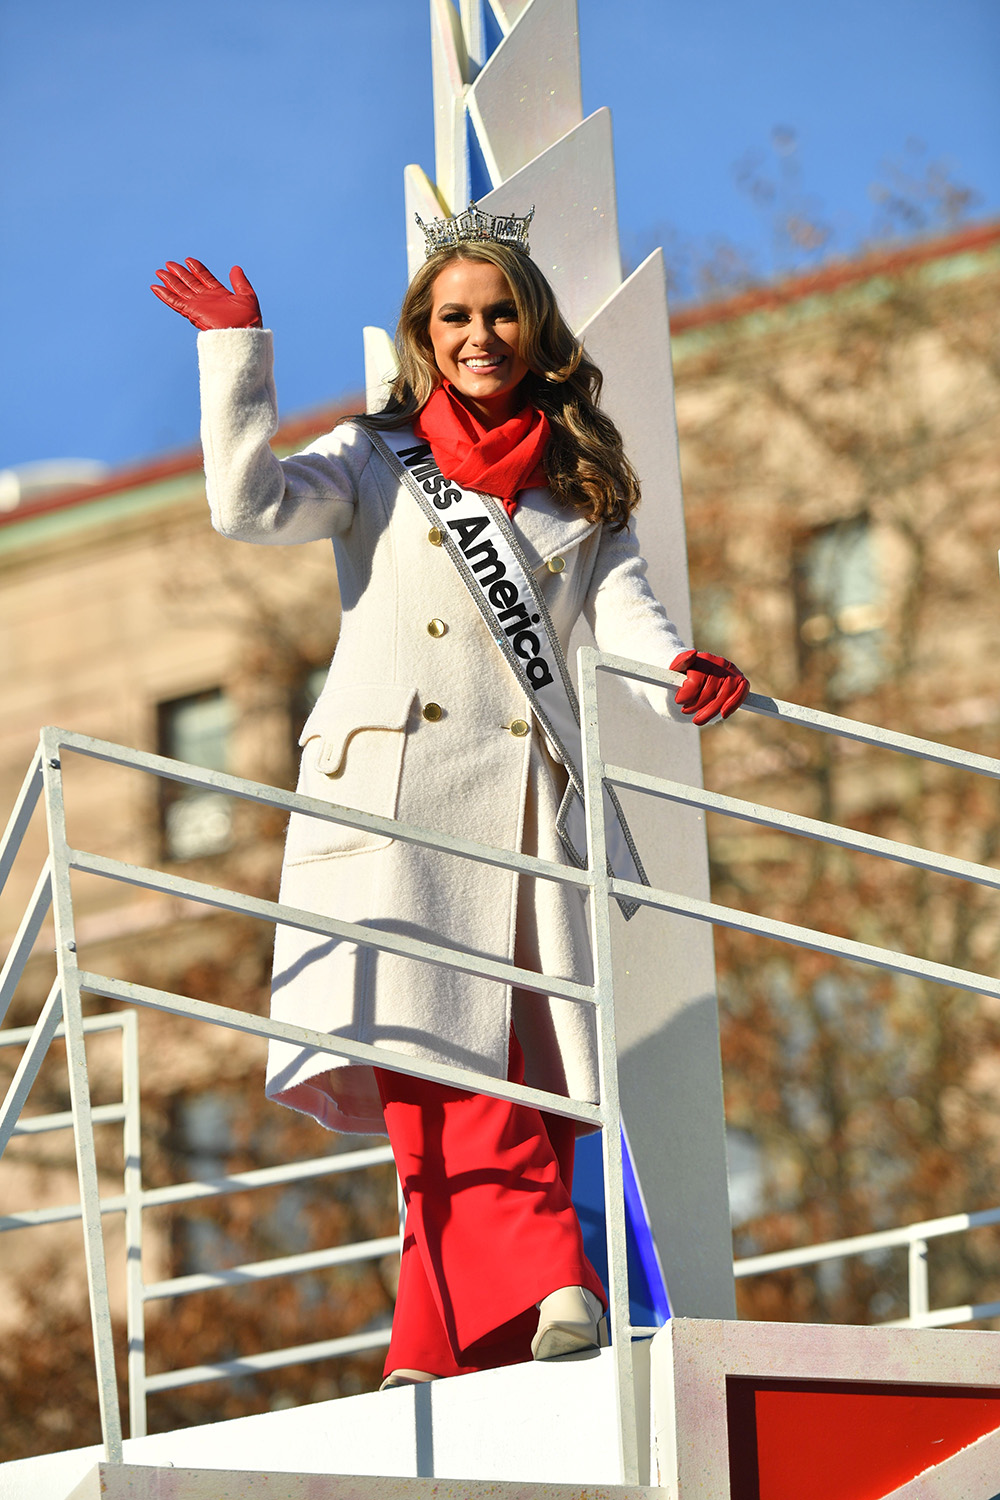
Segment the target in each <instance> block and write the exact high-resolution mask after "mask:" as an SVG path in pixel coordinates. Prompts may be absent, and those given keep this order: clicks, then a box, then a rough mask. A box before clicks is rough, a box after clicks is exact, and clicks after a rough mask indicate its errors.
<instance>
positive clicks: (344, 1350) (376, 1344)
mask: <svg viewBox="0 0 1000 1500" xmlns="http://www.w3.org/2000/svg"><path fill="white" fill-rule="evenodd" d="M55 1014H56V1016H57V1017H58V1014H59V1012H58V1011H56V1012H55ZM137 1018H138V1012H137V1011H135V1010H131V1009H129V1010H119V1011H113V1012H111V1013H109V1014H107V1015H98V1016H85V1017H84V1020H83V1030H84V1035H85V1036H90V1035H93V1034H95V1033H106V1032H109V1031H119V1032H120V1033H121V1043H122V1051H121V1075H122V1097H121V1100H120V1101H119V1102H116V1103H114V1104H103V1105H98V1106H96V1107H92V1108H91V1116H92V1119H93V1122H94V1124H95V1125H121V1126H122V1128H123V1136H124V1140H123V1145H124V1190H123V1191H122V1192H121V1193H117V1194H113V1195H110V1196H102V1198H101V1200H100V1211H101V1215H102V1217H107V1216H111V1215H118V1214H123V1215H124V1217H125V1307H126V1329H127V1338H128V1389H129V1432H130V1434H131V1436H132V1437H144V1436H145V1434H146V1431H147V1411H146V1408H147V1397H148V1396H149V1395H152V1394H155V1393H156V1392H158V1391H166V1390H177V1389H178V1388H180V1387H182V1386H187V1385H194V1384H196V1383H201V1382H207V1381H212V1380H223V1379H226V1378H229V1377H233V1376H236V1375H247V1374H252V1373H254V1372H255V1371H260V1370H273V1369H279V1368H283V1367H284V1366H286V1365H292V1364H304V1363H308V1362H311V1361H315V1360H319V1359H333V1358H336V1357H337V1356H338V1355H344V1354H356V1353H359V1352H361V1351H363V1350H368V1349H378V1348H381V1347H383V1346H384V1345H386V1344H388V1342H389V1330H388V1328H372V1329H366V1330H364V1331H363V1332H361V1333H357V1334H353V1335H348V1336H345V1337H342V1338H337V1339H322V1340H317V1341H315V1342H314V1343H310V1344H305V1345H299V1346H298V1347H294V1348H287V1349H279V1350H272V1351H268V1352H267V1353H262V1354H254V1355H247V1356H244V1357H242V1358H239V1359H232V1360H220V1361H217V1362H215V1363H213V1364H204V1365H194V1366H190V1367H188V1368H186V1369H178V1370H165V1371H162V1372H160V1373H159V1374H156V1375H149V1374H147V1370H146V1330H145V1309H146V1305H147V1303H150V1302H155V1301H158V1300H160V1299H162V1298H165V1297H184V1296H190V1295H191V1294H192V1293H195V1292H204V1291H211V1290H213V1289H215V1288H219V1287H231V1286H246V1285H249V1284H251V1283H254V1282H258V1281H263V1280H266V1279H268V1278H269V1277H275V1276H293V1275H299V1274H303V1273H305V1272H309V1271H317V1270H323V1269H326V1268H327V1267H329V1266H337V1265H346V1264H349V1263H357V1262H362V1261H368V1260H378V1259H381V1257H382V1256H384V1255H390V1254H393V1253H397V1254H398V1252H399V1248H400V1240H399V1236H398V1235H388V1236H384V1237H382V1238H379V1239H373V1240H364V1241H361V1242H360V1243H356V1244H348V1245H335V1246H331V1247H329V1248H328V1249H325V1250H316V1251H310V1252H306V1253H304V1254H300V1255H286V1256H281V1257H273V1258H272V1259H270V1260H267V1261H258V1262H248V1263H245V1264H242V1265H237V1266H232V1267H230V1268H228V1269H227V1270H224V1271H215V1272H206V1273H201V1274H196V1275H190V1276H175V1277H171V1278H170V1279H169V1280H165V1281H158V1282H146V1281H145V1280H144V1279H143V1271H142V1260H143V1211H144V1210H145V1209H151V1208H164V1207H176V1206H177V1205H178V1204H181V1203H194V1202H204V1201H205V1200H206V1199H209V1198H215V1197H219V1196H222V1195H226V1194H231V1193H243V1192H249V1191H253V1190H260V1189H263V1188H269V1187H287V1186H288V1185H289V1184H291V1183H293V1182H296V1183H298V1182H306V1181H313V1180H316V1179H317V1178H320V1177H329V1176H333V1175H336V1174H340V1173H344V1172H351V1171H363V1170H365V1169H367V1168H369V1167H373V1166H380V1165H384V1164H386V1163H391V1162H392V1151H391V1149H390V1148H389V1147H388V1146H374V1147H367V1148H364V1149H362V1150H358V1151H349V1152H342V1153H338V1154H335V1155H330V1156H320V1157H313V1158H310V1159H309V1160H306V1161H296V1162H289V1163H286V1164H284V1165H282V1166H277V1167H258V1168H254V1169H252V1170H250V1171H246V1172H230V1173H223V1174H220V1175H218V1176H217V1177H211V1178H196V1179H192V1180H190V1181H186V1182H177V1183H171V1184H169V1185H168V1186H165V1187H159V1188H143V1185H142V1160H141V1151H142V1138H141V1132H140V1112H139V1037H138V1026H137ZM34 1032H35V1028H34V1027H31V1026H20V1027H8V1028H7V1029H6V1030H5V1031H0V1047H26V1046H28V1045H30V1043H31V1042H32V1039H33V1035H34ZM64 1036H65V1031H64V1028H63V1026H62V1025H61V1024H59V1025H57V1026H56V1027H55V1028H54V1030H53V1031H52V1038H53V1039H58V1038H60V1037H64ZM72 1128H73V1112H72V1110H69V1111H62V1112H60V1113H58V1114H47V1115H29V1116H27V1117H25V1116H23V1115H22V1116H21V1118H20V1120H17V1119H16V1117H15V1116H13V1114H12V1112H8V1113H6V1115H5V1117H4V1119H3V1127H2V1130H0V1150H2V1148H3V1147H4V1146H5V1145H6V1143H7V1140H8V1139H16V1138H17V1137H19V1136H22V1137H23V1136H29V1135H39V1134H43V1133H48V1132H50V1131H57V1130H69V1129H72ZM82 1215H83V1210H82V1206H81V1205H80V1204H79V1203H74V1204H59V1205H54V1206H51V1207H48V1208H36V1209H26V1210H23V1211H21V1212H16V1213H8V1214H2V1215H0V1234H4V1233H9V1232H11V1231H13V1230H19V1229H28V1228H39V1227H41V1226H43V1225H48V1224H63V1223H70V1222H73V1221H74V1220H77V1219H80V1218H82Z"/></svg>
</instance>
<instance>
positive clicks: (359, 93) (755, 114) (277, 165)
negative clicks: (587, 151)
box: [0, 0, 1000, 467]
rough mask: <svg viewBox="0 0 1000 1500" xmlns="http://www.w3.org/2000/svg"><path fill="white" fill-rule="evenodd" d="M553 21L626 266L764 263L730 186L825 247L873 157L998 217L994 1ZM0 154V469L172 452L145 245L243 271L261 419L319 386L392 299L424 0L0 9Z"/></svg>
mask: <svg viewBox="0 0 1000 1500" xmlns="http://www.w3.org/2000/svg"><path fill="white" fill-rule="evenodd" d="M579 8H580V30H581V53H582V65H583V89H584V106H585V110H586V111H587V112H589V111H591V110H593V109H596V108H597V107H598V106H600V105H603V104H607V105H609V106H610V107H611V110H612V114H613V117H614V121H615V139H616V155H617V166H618V190H619V212H620V220H621V227H622V239H623V247H624V250H625V254H626V257H627V258H628V259H631V260H633V261H634V260H636V259H638V258H639V257H640V256H641V255H642V254H644V253H646V251H647V250H648V249H650V248H652V246H653V245H654V244H655V243H657V242H658V241H660V240H666V241H667V242H668V249H670V250H671V252H672V253H673V254H674V255H675V256H676V257H677V258H678V261H679V262H680V263H682V264H686V265H689V266H690V265H691V264H696V263H698V262H701V261H704V260H705V259H708V258H711V257H712V256H713V254H715V253H716V252H717V250H718V247H719V245H720V244H729V245H732V246H734V247H736V249H737V251H738V252H739V257H740V259H741V260H743V261H746V262H747V263H749V264H750V266H751V267H752V268H753V269H754V270H755V271H756V272H757V273H758V274H761V275H768V274H773V273H774V272H775V271H780V270H781V269H783V268H787V266H789V265H791V264H793V263H794V262H793V261H791V260H790V259H789V258H788V255H787V253H786V252H785V251H783V250H782V247H781V246H780V245H776V244H775V236H774V232H773V223H774V217H775V203H774V202H772V203H770V204H768V203H767V202H763V203H762V202H757V203H755V201H754V199H753V196H752V195H751V193H749V192H748V191H747V188H746V185H745V184H746V180H747V179H749V180H754V179H755V180H756V181H757V183H758V194H757V196H758V199H759V198H761V197H766V194H767V191H768V184H772V185H773V184H774V183H775V182H776V181H783V183H784V186H783V187H782V188H781V190H780V193H779V196H778V198H777V200H776V202H777V205H778V207H781V206H782V205H783V206H784V208H785V209H792V210H801V212H802V213H803V215H804V216H805V217H806V218H807V219H808V220H809V221H820V222H822V223H824V224H825V225H827V226H828V228H829V231H830V239H829V241H828V243H827V246H826V249H827V250H828V251H829V250H833V251H836V252H838V253H842V254H843V253H851V252H852V251H855V250H856V249H857V248H858V247H859V246H860V245H862V244H863V243H864V242H865V241H866V239H867V238H869V237H870V235H871V234H872V231H873V225H874V222H875V217H876V209H875V205H874V203H873V202H872V200H871V198H870V196H869V194H870V189H871V186H872V184H873V183H877V182H879V181H881V182H883V183H885V182H888V181H889V180H890V178H891V176H892V173H893V171H894V170H896V171H899V170H900V169H905V170H906V171H908V172H909V173H910V174H911V175H912V176H915V177H916V178H917V179H922V178H924V177H925V176H926V172H927V167H928V164H929V163H932V162H940V163H943V164H944V166H945V168H946V171H947V173H948V174H950V176H951V178H952V179H954V180H956V181H959V182H962V183H965V184H968V185H970V186H971V187H973V188H974V189H975V190H976V191H977V192H978V194H979V201H978V202H977V204H976V205H975V208H974V210H973V216H974V217H975V218H980V219H981V218H988V217H1000V87H998V82H1000V3H998V0H947V3H945V0H865V3H863V0H838V3H837V5H836V6H833V5H831V4H822V3H816V0H812V3H810V4H802V3H800V4H793V3H791V0H756V3H754V4H753V5H750V4H748V3H746V0H579ZM776 131H777V132H778V134H777V135H776V134H775V132H776ZM789 132H790V133H791V134H789ZM793 137H794V149H790V142H791V141H792V139H793ZM0 142H2V146H0V153H2V154H0V214H2V222H3V225H4V230H5V232H4V234H3V236H2V237H0V318H2V326H3V329H4V334H5V339H4V343H5V358H4V361H3V370H2V375H0V380H2V390H0V413H2V418H0V467H3V466H5V465H10V464H17V463H22V462H28V461H31V460H34V459H41V458H54V457H66V456H76V457H90V458H100V459H104V460H106V461H109V462H112V463H120V462H125V461H130V460H134V459H142V458H144V457H148V456H152V455H154V454H156V453H159V452H162V451H164V450H167V449H170V448H172V447H177V446H181V445H185V444H188V443H190V442H192V441H193V440H194V439H195V437H196V433H197V390H196V376H195V366H194V351H193V338H194V335H193V330H191V329H190V328H189V326H188V325H187V324H186V323H184V322H183V321H182V320H180V319H178V318H177V317H176V316H175V315H172V314H171V313H169V312H168V311H167V310H166V309H165V308H163V307H162V306H161V305H160V304H159V303H157V302H156V300H155V299H154V298H153V297H152V296H151V294H150V293H149V291H148V285H149V282H150V280H151V278H152V274H153V272H154V271H155V269H156V267H157V266H158V265H162V264H163V261H164V260H165V259H166V258H168V257H169V258H174V259H180V258H183V256H185V255H189V254H194V255H198V256H199V257H200V258H201V259H203V260H204V261H206V262H207V263H208V264H209V265H210V266H212V267H213V269H215V270H216V271H218V272H220V273H222V272H226V271H228V269H229V266H230V265H231V264H232V263H233V261H239V262H240V263H241V264H242V265H243V266H244V267H245V269H246V270H247V272H248V274H249V275H250V278H251V280H252V281H253V282H254V284H255V286H256V287H257V289H258V292H259V294H260V297H261V302H262V304H263V309H264V316H265V321H266V322H267V323H269V324H270V325H271V326H273V327H274V328H275V330H276V335H277V338H278V382H279V394H280V397H281V404H282V410H283V412H284V413H285V414H290V413H293V412H296V411H300V410H303V409H305V408H308V407H310V406H316V405H320V404H322V403H324V402H328V401H331V400H335V399H336V398H338V397H340V396H341V395H344V394H346V393H348V392H351V391H356V390H358V389H359V388H360V385H361V376H362V363H361V341H360V328H361V325H362V324H363V323H366V322H371V323H381V324H384V325H387V326H391V325H392V323H393V321H394V317H395V312H396V309H397V308H398V305H399V299H400V296H401V294H402V291H403V285H404V274H405V272H404V257H403V225H402V188H401V173H402V168H403V166H404V165H405V164H406V162H408V161H418V162H420V163H421V164H422V165H424V166H425V167H427V168H428V169H431V168H432V165H433V142H432V127H431V106H430V67H429V27H428V17H427V7H426V4H425V0H357V3H351V0H239V3H237V0H198V3H195V0H172V3H171V4H170V5H169V6H167V5H164V4H162V3H159V4H156V5H153V4H151V3H149V0H88V3H87V4H86V5H81V4H80V3H79V0H31V3H30V4H29V3H27V0H0ZM741 166H742V169H743V173H742V175H743V178H744V186H742V187H741V186H740V182H739V180H738V179H739V177H740V168H741Z"/></svg>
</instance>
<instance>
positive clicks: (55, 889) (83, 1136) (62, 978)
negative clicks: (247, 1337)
mask: <svg viewBox="0 0 1000 1500" xmlns="http://www.w3.org/2000/svg"><path fill="white" fill-rule="evenodd" d="M42 776H43V779H44V786H45V812H46V816H47V818H48V825H49V848H50V850H51V855H52V897H53V911H54V916H55V927H56V961H57V964H58V969H59V984H60V987H61V989H62V1000H63V1023H64V1026H65V1030H66V1062H67V1065H68V1068H69V1092H70V1102H71V1105H72V1109H73V1134H74V1136H75V1138H76V1166H77V1175H78V1177H79V1181H80V1207H81V1212H82V1218H83V1244H84V1252H85V1254H86V1260H87V1281H88V1285H89V1289H90V1320H91V1326H92V1328H93V1334H94V1355H95V1359H96V1363H97V1394H98V1400H99V1402H100V1410H101V1432H102V1435H103V1438H104V1449H105V1453H106V1456H107V1460H108V1462H109V1463H116V1464H120V1463H121V1462H122V1423H121V1412H120V1410H119V1408H118V1382H117V1380H116V1377H115V1350H114V1341H113V1338H112V1331H111V1304H110V1301H109V1298H108V1268H107V1261H106V1257H105V1254H104V1233H103V1230H102V1228H101V1199H100V1189H99V1186H98V1181H97V1153H96V1150H95V1147H94V1120H93V1115H92V1113H91V1103H90V1081H89V1078H88V1076H87V1050H86V1043H85V1040H84V1032H83V1007H82V1003H81V999H80V970H79V967H78V965H77V961H76V937H75V933H74V928H73V896H72V890H71V887H70V870H69V848H68V844H67V841H66V809H65V805H64V802H63V785H62V768H61V763H60V746H59V740H58V736H57V733H56V731H54V730H43V732H42Z"/></svg>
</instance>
